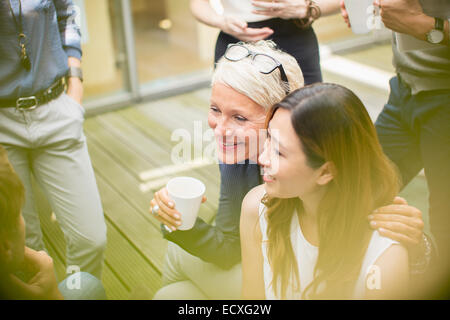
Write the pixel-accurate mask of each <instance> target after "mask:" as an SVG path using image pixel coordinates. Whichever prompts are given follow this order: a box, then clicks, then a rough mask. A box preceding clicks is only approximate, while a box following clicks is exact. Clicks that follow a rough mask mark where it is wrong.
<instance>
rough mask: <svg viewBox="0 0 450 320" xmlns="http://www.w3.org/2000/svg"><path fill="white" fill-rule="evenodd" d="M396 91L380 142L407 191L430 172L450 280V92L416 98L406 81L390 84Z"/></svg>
mask: <svg viewBox="0 0 450 320" xmlns="http://www.w3.org/2000/svg"><path fill="white" fill-rule="evenodd" d="M390 88H391V92H390V96H389V100H388V102H387V104H386V105H385V106H384V109H383V111H382V112H381V113H380V115H379V116H378V119H377V121H376V123H375V126H376V129H377V133H378V137H379V139H380V142H381V145H382V147H383V150H384V152H385V153H386V154H387V156H388V157H389V158H390V159H391V160H392V161H393V162H394V163H395V164H396V165H397V167H398V168H399V171H400V174H401V178H402V182H403V185H404V186H405V185H407V184H408V183H409V182H410V181H411V179H412V178H414V177H415V176H416V175H417V174H418V173H419V171H420V170H422V168H425V175H426V178H427V184H428V189H429V191H430V198H429V204H430V210H429V215H430V227H431V233H432V234H433V236H434V238H435V240H436V244H437V247H438V251H439V256H440V259H439V264H440V265H441V269H444V270H448V272H449V273H447V276H450V269H449V255H450V90H434V91H425V92H419V93H418V94H416V95H412V94H411V88H410V87H409V86H408V85H407V84H406V83H405V82H404V81H402V80H401V78H400V76H397V77H394V78H392V79H391V80H390ZM444 276H445V275H444ZM448 279H449V278H447V279H446V280H448ZM447 290H448V288H447Z"/></svg>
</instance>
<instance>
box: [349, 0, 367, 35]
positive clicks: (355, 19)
mask: <svg viewBox="0 0 450 320" xmlns="http://www.w3.org/2000/svg"><path fill="white" fill-rule="evenodd" d="M344 2H345V9H346V10H347V12H348V18H349V20H350V25H351V26H352V31H353V33H355V34H364V33H369V32H370V31H372V28H371V24H373V12H372V10H371V8H372V4H373V0H344Z"/></svg>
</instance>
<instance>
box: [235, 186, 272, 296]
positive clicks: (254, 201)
mask: <svg viewBox="0 0 450 320" xmlns="http://www.w3.org/2000/svg"><path fill="white" fill-rule="evenodd" d="M263 193H264V185H260V186H257V187H255V188H253V189H252V190H251V191H250V192H249V193H248V194H247V195H246V196H245V198H244V201H243V203H242V212H241V223H240V234H241V251H242V299H246V300H247V299H249V300H255V299H256V300H264V299H265V298H266V295H265V288H264V266H263V265H264V261H263V255H262V247H261V244H262V233H261V229H260V225H259V210H258V208H259V203H260V201H261V198H262V196H263Z"/></svg>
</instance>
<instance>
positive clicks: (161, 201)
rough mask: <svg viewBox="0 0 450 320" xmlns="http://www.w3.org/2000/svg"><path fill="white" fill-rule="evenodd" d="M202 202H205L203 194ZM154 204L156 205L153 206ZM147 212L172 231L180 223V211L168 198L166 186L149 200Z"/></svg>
mask: <svg viewBox="0 0 450 320" xmlns="http://www.w3.org/2000/svg"><path fill="white" fill-rule="evenodd" d="M204 202H206V197H205V196H203V198H202V203H204ZM155 206H158V207H156V208H155ZM149 212H150V214H152V215H153V216H154V217H155V218H156V219H157V220H158V221H159V222H161V223H162V224H164V225H165V226H166V227H168V228H169V229H170V230H172V231H176V230H177V229H178V227H179V226H180V225H181V223H182V222H181V213H179V212H178V211H177V210H176V209H175V203H174V201H172V199H170V197H169V194H168V192H167V188H166V187H164V188H161V189H160V190H159V191H157V192H155V194H154V198H153V199H152V200H151V201H150V209H149Z"/></svg>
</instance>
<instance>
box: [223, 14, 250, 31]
mask: <svg viewBox="0 0 450 320" xmlns="http://www.w3.org/2000/svg"><path fill="white" fill-rule="evenodd" d="M227 19H228V21H229V24H230V26H231V25H233V26H234V27H236V28H237V30H240V31H243V30H244V29H245V28H247V22H245V21H243V20H240V19H236V18H234V17H227Z"/></svg>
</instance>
